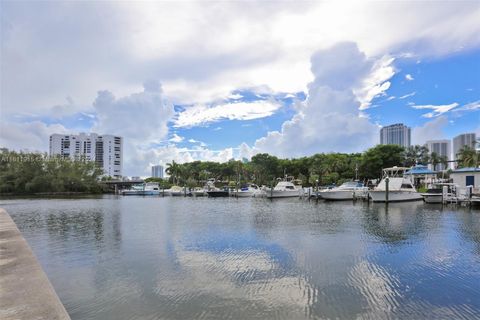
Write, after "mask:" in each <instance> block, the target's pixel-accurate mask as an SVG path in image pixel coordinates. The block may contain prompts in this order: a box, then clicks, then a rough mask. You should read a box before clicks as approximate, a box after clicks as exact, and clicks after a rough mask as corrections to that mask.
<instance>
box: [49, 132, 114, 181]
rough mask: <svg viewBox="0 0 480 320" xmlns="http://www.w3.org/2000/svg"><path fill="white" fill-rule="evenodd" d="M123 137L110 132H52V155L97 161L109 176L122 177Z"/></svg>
mask: <svg viewBox="0 0 480 320" xmlns="http://www.w3.org/2000/svg"><path fill="white" fill-rule="evenodd" d="M122 152H123V139H122V137H118V136H113V135H109V134H105V135H98V134H96V133H91V134H85V133H80V134H78V135H74V134H67V135H64V134H52V135H51V136H50V156H55V155H61V156H62V157H64V158H70V159H72V160H76V159H82V158H84V159H86V160H89V161H95V163H96V164H97V165H98V167H100V168H102V169H103V172H104V174H105V175H107V176H111V177H116V178H118V177H121V176H122V166H123V154H122Z"/></svg>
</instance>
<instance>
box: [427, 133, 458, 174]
mask: <svg viewBox="0 0 480 320" xmlns="http://www.w3.org/2000/svg"><path fill="white" fill-rule="evenodd" d="M425 146H426V147H427V148H428V150H429V151H430V154H432V153H433V152H435V153H436V154H437V155H438V156H440V157H445V158H446V159H447V161H450V160H451V153H452V145H451V142H450V140H429V141H427V142H426V143H425ZM428 167H429V168H430V169H432V170H433V169H436V170H446V169H447V168H448V167H449V165H446V166H445V165H444V164H438V165H437V166H436V168H433V165H432V164H430V165H429V166H428Z"/></svg>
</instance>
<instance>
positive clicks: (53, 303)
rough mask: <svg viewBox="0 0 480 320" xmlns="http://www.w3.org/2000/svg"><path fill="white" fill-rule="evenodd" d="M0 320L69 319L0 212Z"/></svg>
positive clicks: (13, 227)
mask: <svg viewBox="0 0 480 320" xmlns="http://www.w3.org/2000/svg"><path fill="white" fill-rule="evenodd" d="M0 319H2V320H13V319H15V320H20V319H22V320H23V319H31V320H40V319H48V320H54V319H62V320H69V319H70V316H69V315H68V313H67V311H66V310H65V308H64V307H63V304H62V303H61V302H60V299H59V298H58V296H57V294H56V293H55V290H54V289H53V287H52V285H51V284H50V281H49V280H48V278H47V276H46V274H45V272H43V269H42V267H41V266H40V264H39V263H38V261H37V259H36V258H35V255H34V254H33V252H32V250H31V249H30V247H29V245H28V244H27V241H26V240H25V239H24V238H23V236H22V234H21V233H20V231H19V230H18V228H17V226H16V225H15V222H13V220H12V218H10V216H9V215H8V213H7V212H6V211H5V210H3V209H0Z"/></svg>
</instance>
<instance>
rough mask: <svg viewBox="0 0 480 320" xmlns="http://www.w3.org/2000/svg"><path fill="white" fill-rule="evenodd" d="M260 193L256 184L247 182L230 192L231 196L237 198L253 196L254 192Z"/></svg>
mask: <svg viewBox="0 0 480 320" xmlns="http://www.w3.org/2000/svg"><path fill="white" fill-rule="evenodd" d="M259 193H260V189H259V188H258V186H257V185H256V184H248V185H246V186H243V187H241V188H240V189H235V190H233V191H232V192H231V195H232V196H233V197H238V198H247V197H255V195H256V194H259Z"/></svg>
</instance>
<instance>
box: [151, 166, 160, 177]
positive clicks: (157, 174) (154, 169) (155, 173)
mask: <svg viewBox="0 0 480 320" xmlns="http://www.w3.org/2000/svg"><path fill="white" fill-rule="evenodd" d="M152 177H153V178H163V166H162V165H157V166H152Z"/></svg>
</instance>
